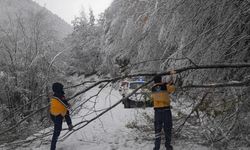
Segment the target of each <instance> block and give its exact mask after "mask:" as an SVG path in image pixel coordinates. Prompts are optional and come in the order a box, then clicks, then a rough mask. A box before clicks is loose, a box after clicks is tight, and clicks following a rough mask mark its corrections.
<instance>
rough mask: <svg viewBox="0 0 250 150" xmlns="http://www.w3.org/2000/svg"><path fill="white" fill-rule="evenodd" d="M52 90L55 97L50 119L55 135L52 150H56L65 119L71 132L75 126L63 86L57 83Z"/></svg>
mask: <svg viewBox="0 0 250 150" xmlns="http://www.w3.org/2000/svg"><path fill="white" fill-rule="evenodd" d="M52 90H53V92H54V95H53V96H52V97H51V98H50V117H51V120H52V121H53V123H54V133H53V137H52V141H51V147H50V150H55V149H56V143H57V140H58V137H59V135H60V133H61V131H62V123H63V119H64V118H65V120H66V122H67V125H68V127H69V130H70V131H71V130H72V129H73V125H72V121H71V118H70V116H69V110H68V109H69V107H70V105H69V103H68V102H67V100H66V99H65V96H64V94H65V93H64V91H63V85H62V84H61V83H57V82H56V83H53V85H52Z"/></svg>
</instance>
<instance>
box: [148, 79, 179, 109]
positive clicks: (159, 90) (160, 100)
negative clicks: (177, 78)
mask: <svg viewBox="0 0 250 150" xmlns="http://www.w3.org/2000/svg"><path fill="white" fill-rule="evenodd" d="M174 91H175V87H174V86H173V85H169V84H166V83H157V84H155V85H154V86H153V87H152V94H151V97H152V99H153V102H154V108H164V107H169V106H170V97H169V94H171V93H173V92H174Z"/></svg>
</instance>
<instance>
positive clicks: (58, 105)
mask: <svg viewBox="0 0 250 150" xmlns="http://www.w3.org/2000/svg"><path fill="white" fill-rule="evenodd" d="M67 111H68V108H67V105H65V104H64V103H63V102H62V101H61V100H60V99H59V98H57V97H52V98H51V99H50V114H51V115H53V116H58V115H62V116H63V117H64V116H65V115H66V113H67Z"/></svg>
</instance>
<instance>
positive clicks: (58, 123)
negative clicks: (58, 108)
mask: <svg viewBox="0 0 250 150" xmlns="http://www.w3.org/2000/svg"><path fill="white" fill-rule="evenodd" d="M50 117H51V120H52V121H53V123H54V132H53V136H52V141H51V146H50V150H55V149H56V143H57V140H58V137H59V135H60V133H61V131H62V123H63V118H65V120H66V122H67V124H68V125H72V121H71V118H70V116H69V112H67V114H66V115H65V117H63V116H61V115H58V116H53V115H50Z"/></svg>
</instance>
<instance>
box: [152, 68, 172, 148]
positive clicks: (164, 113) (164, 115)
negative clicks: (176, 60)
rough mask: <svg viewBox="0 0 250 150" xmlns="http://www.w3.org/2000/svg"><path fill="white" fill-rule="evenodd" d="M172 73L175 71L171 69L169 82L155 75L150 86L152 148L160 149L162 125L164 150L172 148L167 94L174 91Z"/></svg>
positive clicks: (170, 117) (170, 115) (170, 118)
mask: <svg viewBox="0 0 250 150" xmlns="http://www.w3.org/2000/svg"><path fill="white" fill-rule="evenodd" d="M173 74H175V71H171V73H170V75H171V79H170V81H169V82H167V83H164V82H162V77H161V76H160V75H157V76H155V77H154V85H153V87H152V95H151V97H152V99H153V103H154V110H155V116H154V117H155V118H154V127H155V147H154V150H159V149H160V144H161V130H162V127H163V129H164V133H165V139H166V141H165V147H166V150H173V146H172V145H171V132H172V114H171V109H170V97H169V94H171V93H173V92H174V91H175V87H174V85H173V76H172V75H173Z"/></svg>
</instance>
